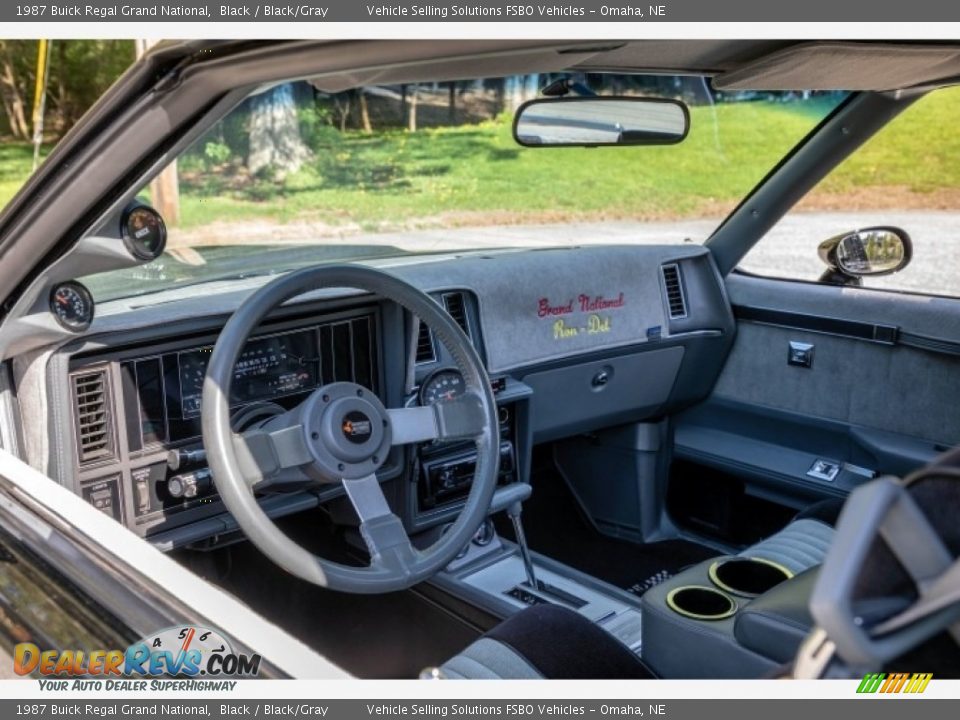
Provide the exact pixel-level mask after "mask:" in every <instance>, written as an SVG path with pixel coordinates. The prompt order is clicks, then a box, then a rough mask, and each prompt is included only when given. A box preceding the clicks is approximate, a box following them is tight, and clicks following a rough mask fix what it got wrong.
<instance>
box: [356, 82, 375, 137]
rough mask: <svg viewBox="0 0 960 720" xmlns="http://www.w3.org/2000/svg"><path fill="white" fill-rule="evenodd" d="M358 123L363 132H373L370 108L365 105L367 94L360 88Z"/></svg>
mask: <svg viewBox="0 0 960 720" xmlns="http://www.w3.org/2000/svg"><path fill="white" fill-rule="evenodd" d="M357 92H358V93H360V123H361V125H362V126H363V131H364V132H365V133H372V132H373V125H372V124H371V123H370V109H369V108H368V107H367V94H366V93H365V92H364V91H363V88H360V89H359V90H358V91H357Z"/></svg>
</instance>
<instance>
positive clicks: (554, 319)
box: [13, 245, 734, 540]
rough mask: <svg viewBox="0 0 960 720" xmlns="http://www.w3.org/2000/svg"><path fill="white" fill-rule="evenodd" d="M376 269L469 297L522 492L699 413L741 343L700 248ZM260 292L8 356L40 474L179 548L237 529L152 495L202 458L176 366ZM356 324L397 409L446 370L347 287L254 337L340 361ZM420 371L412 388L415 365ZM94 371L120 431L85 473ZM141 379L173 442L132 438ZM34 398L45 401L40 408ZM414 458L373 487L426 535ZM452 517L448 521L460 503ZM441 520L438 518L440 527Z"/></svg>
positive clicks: (237, 284) (398, 324)
mask: <svg viewBox="0 0 960 720" xmlns="http://www.w3.org/2000/svg"><path fill="white" fill-rule="evenodd" d="M375 264H377V265H379V266H380V267H382V269H384V270H385V271H387V272H390V273H393V274H396V275H397V276H399V277H401V278H403V279H405V280H407V281H408V282H410V283H411V284H413V285H414V286H416V287H419V288H420V289H422V290H424V291H427V292H430V293H432V294H434V297H435V298H436V299H437V301H438V302H444V303H445V302H446V298H447V297H448V296H450V295H454V296H457V297H459V298H461V300H460V301H459V302H461V303H462V307H459V306H458V310H459V311H460V312H461V313H462V315H463V319H462V325H463V326H464V328H465V329H467V330H468V331H469V334H470V339H471V341H472V342H473V343H474V344H475V345H476V346H477V348H478V350H479V351H480V353H481V357H483V358H484V360H485V362H486V364H487V368H488V371H489V372H490V374H491V376H492V377H495V378H497V379H499V380H501V381H502V382H503V383H504V387H509V388H510V392H507V393H505V394H504V395H503V396H502V397H501V399H499V400H498V402H500V403H502V404H503V406H504V407H505V408H507V410H508V412H507V413H505V414H506V415H509V418H510V421H509V425H508V426H506V425H505V427H504V428H503V432H504V443H505V444H509V445H510V452H511V454H512V455H511V458H510V462H511V467H512V468H513V469H514V470H513V471H514V474H515V476H516V477H513V479H519V480H525V479H527V478H525V477H523V475H524V473H525V472H526V471H527V470H528V467H529V453H530V451H531V447H532V444H533V443H535V442H542V441H547V440H555V439H557V438H561V437H564V436H567V435H573V434H576V433H580V432H586V431H590V430H595V429H599V428H601V427H608V426H610V425H614V424H619V423H624V422H632V421H638V420H642V419H646V418H650V417H656V416H663V415H666V414H670V413H672V412H674V411H676V410H678V409H681V408H682V407H685V406H687V405H689V404H692V403H693V402H696V401H697V400H699V399H702V398H703V397H705V396H706V394H707V393H708V392H709V391H710V389H711V387H712V385H713V383H714V381H715V379H716V376H717V374H718V373H719V371H720V368H721V367H722V363H723V360H724V358H725V356H726V354H727V352H728V350H729V347H730V344H731V343H732V340H733V333H734V321H733V316H732V313H731V310H730V305H729V302H728V301H727V298H726V295H725V290H724V285H723V282H722V280H721V278H720V276H719V274H718V273H717V271H716V268H715V266H714V264H713V261H712V258H711V256H710V254H709V252H708V251H707V250H706V249H704V248H703V247H700V246H693V245H690V246H687V245H684V246H595V247H576V248H564V249H550V250H528V251H502V252H484V253H466V254H462V255H457V256H439V257H435V258H424V257H415V258H414V257H408V258H401V259H397V260H396V261H379V262H377V263H375ZM268 279H269V278H263V277H261V278H248V279H245V280H241V281H233V282H222V283H207V284H206V285H204V286H203V287H202V294H201V293H199V292H196V293H195V294H188V293H186V292H183V291H175V290H172V291H168V292H164V293H158V294H155V295H153V296H150V297H149V298H139V299H138V298H132V299H129V300H125V301H114V302H111V303H105V304H104V305H103V306H102V307H100V308H98V315H97V317H96V319H95V321H94V322H93V324H92V325H91V327H90V328H89V330H88V331H86V332H85V333H83V334H80V335H78V336H77V337H75V338H72V339H70V340H69V341H68V342H65V343H62V344H60V345H59V346H57V347H53V348H50V347H48V348H44V349H43V350H42V351H38V352H34V353H31V354H30V355H29V356H24V357H18V358H15V359H14V363H13V370H14V380H15V382H16V384H17V390H18V396H20V397H21V408H22V410H24V411H26V412H29V411H31V410H34V411H35V410H37V409H38V407H40V406H46V407H48V408H49V413H48V415H47V417H46V418H45V419H44V425H43V426H42V427H44V428H45V432H47V433H49V434H48V437H52V438H56V440H55V441H53V442H49V443H43V442H40V441H39V440H37V439H34V441H33V442H29V441H28V442H26V447H27V448H28V453H32V455H33V456H32V457H30V458H29V460H30V461H31V463H32V464H34V465H35V466H41V467H42V468H43V469H45V470H46V471H47V472H48V474H50V475H51V476H53V477H55V478H56V479H58V480H59V481H60V482H61V483H62V484H64V485H67V486H68V487H71V489H73V490H74V491H75V492H77V493H79V494H81V495H83V496H84V497H86V498H87V499H88V500H90V501H91V502H93V503H94V504H98V506H102V505H107V506H109V509H107V508H104V507H101V509H104V510H105V512H108V511H109V512H110V513H112V514H113V515H114V516H115V517H117V519H119V520H122V521H123V522H125V523H126V524H127V525H128V526H131V527H132V528H134V529H137V530H138V531H139V532H140V533H141V534H144V535H147V536H154V535H157V534H160V535H163V534H164V533H167V534H169V531H170V530H171V529H175V528H182V527H183V526H184V525H188V524H189V525H192V526H193V527H194V530H195V532H193V534H192V535H190V537H192V538H194V540H196V539H197V538H199V537H200V536H202V535H203V534H204V533H209V534H212V535H217V534H220V533H222V532H225V531H228V530H230V523H229V521H228V519H227V518H224V517H222V516H223V514H224V513H223V510H222V507H221V506H220V505H219V501H218V499H217V498H216V496H215V493H214V494H211V495H208V496H206V497H204V498H202V500H203V502H197V503H195V504H193V506H191V507H189V508H187V507H182V508H181V507H177V508H175V509H176V510H177V513H173V512H171V506H170V503H166V504H164V502H159V504H158V501H157V488H162V487H163V483H164V482H166V481H167V480H168V479H169V471H166V470H164V463H165V462H166V457H167V454H168V453H169V452H170V451H171V450H174V451H175V450H177V449H183V448H187V449H195V448H197V447H198V443H199V438H198V437H197V436H196V433H191V432H187V431H185V430H183V429H182V428H181V429H179V430H177V431H176V432H174V431H173V429H174V424H173V421H174V420H176V422H177V423H178V424H179V425H178V427H179V426H181V425H183V424H184V422H186V420H187V418H185V417H184V415H185V414H186V413H185V412H184V411H183V409H182V408H180V409H177V408H176V407H175V406H171V397H172V396H171V394H170V392H169V389H170V387H171V383H172V382H173V381H172V378H177V383H178V384H182V382H183V380H182V377H183V376H182V375H180V374H178V371H177V370H175V369H174V364H175V362H180V361H175V360H172V359H171V358H183V357H184V354H185V353H186V356H187V357H188V358H192V357H194V356H195V354H196V353H197V352H199V351H201V350H202V349H204V348H209V347H210V345H212V343H213V342H215V340H216V336H217V331H218V329H219V328H220V327H222V326H223V323H224V321H225V319H226V318H227V317H229V315H230V314H231V313H232V312H233V311H234V310H235V309H236V308H237V307H238V306H239V305H240V303H242V301H243V300H244V299H245V298H246V297H247V296H248V295H249V294H250V293H251V292H252V291H254V290H255V289H256V288H257V287H259V286H260V285H262V284H263V283H265V282H267V281H268ZM448 309H449V308H448ZM358 319H359V320H358ZM353 322H362V323H364V324H363V325H361V326H358V327H363V328H367V327H368V325H367V323H369V328H370V337H371V340H370V342H371V344H370V347H369V352H370V353H372V355H371V357H373V358H375V360H374V368H375V370H372V371H371V374H370V375H369V379H370V382H371V383H372V384H375V386H376V387H375V388H374V389H375V390H376V391H377V392H378V394H380V396H381V398H382V399H383V400H384V402H385V403H386V404H387V405H388V406H394V407H396V406H399V405H400V404H402V403H404V402H409V401H410V398H411V391H413V390H414V389H415V386H416V385H419V384H420V383H422V382H423V381H424V379H425V378H426V377H427V376H428V375H429V374H430V373H431V372H433V371H435V370H437V369H438V368H443V367H447V366H449V365H450V364H452V363H451V362H450V359H449V356H448V355H447V354H446V353H445V351H444V350H443V349H442V348H440V347H438V346H437V345H436V344H435V343H433V342H432V346H433V348H434V352H433V354H432V356H430V357H418V356H417V350H418V347H419V346H422V344H423V335H422V332H421V334H420V336H419V337H418V336H417V329H416V328H417V325H416V323H415V322H414V321H413V319H412V318H411V317H410V316H409V314H408V313H406V312H405V311H403V310H402V309H401V308H399V307H397V306H395V305H393V304H392V303H389V302H384V301H382V300H380V299H379V298H374V297H371V296H369V295H365V294H363V293H360V292H358V291H356V290H351V289H338V288H326V289H319V290H317V291H314V292H311V293H308V294H306V295H304V296H301V297H299V298H296V299H295V300H293V301H291V302H289V303H287V304H286V305H284V306H283V307H282V308H279V309H277V311H276V312H274V313H273V315H272V316H271V318H270V319H269V321H268V326H265V327H264V328H263V333H262V335H264V336H272V335H279V334H282V333H294V334H296V337H297V338H298V340H297V341H298V342H301V343H315V344H316V345H317V352H318V353H322V352H330V353H332V352H334V350H330V349H329V348H327V347H326V346H327V345H328V344H329V340H328V341H325V340H324V339H323V338H325V337H326V338H328V339H329V338H332V337H333V335H332V332H333V331H332V330H329V329H326V328H334V327H335V326H337V325H338V324H339V325H344V323H346V324H347V325H350V323H353ZM351 327H352V326H351ZM350 332H355V331H354V330H351V331H350ZM364 332H366V330H365V331H364ZM305 333H306V334H305ZM309 333H314V334H313V335H310V334H309ZM351 337H352V336H351ZM427 337H428V338H430V336H429V335H428V336H427ZM310 338H316V339H315V340H311V339H310ZM430 339H431V341H432V338H430ZM418 342H419V345H418ZM190 353H193V355H191V354H190ZM414 358H416V360H417V362H416V363H413V365H414V368H415V371H414V373H412V374H411V373H408V371H407V368H408V366H409V365H410V364H411V362H409V361H411V360H413V359H414ZM183 362H186V361H183ZM191 362H193V361H192V360H191ZM138 363H139V364H138ZM38 368H42V372H38ZM131 368H133V370H131ZM200 371H201V372H202V366H201V367H200ZM91 372H93V373H98V372H99V373H100V375H99V376H98V377H100V378H101V379H102V381H103V383H104V385H103V387H102V388H101V389H100V390H98V392H102V393H103V397H102V400H103V405H102V409H103V410H104V411H105V412H106V413H108V414H109V415H110V419H109V425H108V426H107V427H106V428H105V429H104V431H105V432H109V433H112V435H111V438H112V443H113V444H112V445H111V447H110V448H108V451H107V452H106V453H105V454H103V455H102V456H100V457H94V458H93V459H92V460H91V459H89V458H87V459H82V458H81V455H80V453H81V452H83V451H84V448H83V446H82V445H81V443H82V439H81V435H80V432H81V428H79V427H78V424H79V423H81V422H85V421H81V420H79V415H78V403H79V402H80V400H79V399H78V392H80V390H78V385H77V377H78V375H79V376H81V377H82V378H87V380H89V379H90V378H91V377H92V376H91ZM351 372H353V371H352V370H351ZM138 373H139V374H143V375H152V374H159V375H161V376H164V377H165V379H163V380H161V382H162V383H164V382H165V383H166V387H167V392H166V393H165V394H164V395H163V397H164V403H165V408H164V410H163V413H165V414H164V415H163V418H162V419H161V420H160V421H156V419H155V420H154V424H155V425H156V423H157V422H159V423H160V424H161V425H162V426H163V431H162V432H161V433H160V434H159V435H152V436H151V438H150V441H149V442H147V441H145V439H144V438H145V436H143V435H142V434H141V435H139V436H138V435H137V433H136V432H134V431H133V430H131V428H132V427H133V426H134V425H136V426H138V427H139V426H140V424H141V422H142V421H143V415H144V410H143V405H144V404H149V403H145V401H144V400H143V398H142V396H138V397H140V399H139V400H138V399H137V398H136V397H134V395H136V394H137V392H139V390H138V388H139V386H138V385H137V382H138V381H137V380H136V377H138V376H139V375H138ZM131 376H133V377H134V379H133V381H131ZM330 379H333V378H332V376H330ZM327 380H328V378H327V376H325V375H323V373H322V372H320V371H318V372H317V376H316V377H315V378H314V377H312V376H310V377H308V378H307V384H306V385H304V387H302V388H300V389H301V390H302V391H303V392H305V393H306V392H308V391H309V390H310V389H311V388H312V387H314V385H315V384H316V383H320V382H321V381H323V382H326V381H327ZM131 382H132V385H131ZM145 382H146V381H145ZM310 383H314V385H310ZM131 387H133V390H131ZM178 391H179V389H178ZM38 395H43V396H45V397H46V398H48V402H46V403H42V402H37V400H36V398H37V396H38ZM31 397H32V398H34V399H33V401H31V400H30V399H29V398H31ZM299 397H300V396H299V395H298V394H297V393H288V394H287V395H284V396H283V397H282V398H270V399H271V400H274V399H275V400H277V401H279V402H297V401H298V398H299ZM300 399H302V398H300ZM151 402H152V401H151ZM153 406H156V403H153ZM98 407H100V406H98ZM26 412H25V414H26ZM147 414H148V415H149V412H147ZM154 414H156V412H155V413H154ZM190 414H193V412H191V413H190ZM188 424H189V423H188ZM101 429H102V428H100V427H99V426H98V427H97V428H96V430H97V431H98V432H99V431H100V430H101ZM24 432H25V434H30V433H31V432H36V426H35V429H34V431H31V429H30V424H29V423H25V424H24ZM454 450H456V452H460V453H461V454H462V451H463V449H462V448H459V449H454ZM405 452H416V451H415V450H414V451H409V450H405V451H400V450H397V451H396V452H395V453H394V455H395V456H394V457H392V458H391V461H390V462H389V463H388V464H387V465H386V466H385V468H384V472H383V473H382V474H381V478H380V479H381V481H388V482H389V481H392V480H395V481H397V482H395V483H394V484H395V486H396V492H395V494H394V498H395V501H396V502H397V504H398V506H405V507H408V508H411V509H410V510H409V512H406V513H405V514H406V515H407V517H406V518H405V519H406V520H407V521H408V525H411V526H419V525H420V524H422V523H418V519H417V509H416V504H415V503H413V504H412V505H411V503H409V502H407V501H406V500H405V499H404V495H405V494H407V495H408V494H410V493H415V492H416V490H415V486H416V484H417V482H418V481H417V476H416V473H417V470H416V467H417V458H416V457H414V458H412V459H411V458H410V457H407V456H406V455H404V453H405ZM441 459H442V458H441ZM433 461H434V462H439V461H437V460H436V459H434V460H433ZM411 468H414V469H412V470H411ZM337 490H338V488H333V489H330V490H326V491H324V493H325V494H319V495H318V494H317V493H316V492H313V493H307V494H302V493H300V494H294V495H290V496H288V497H286V498H281V499H277V498H276V497H270V498H265V500H264V501H265V502H266V503H268V504H271V505H276V506H277V508H278V512H285V511H288V510H291V509H299V508H303V507H309V506H312V505H315V504H317V503H318V502H325V501H326V500H329V499H331V498H335V497H336V496H337ZM145 493H146V494H145ZM151 493H152V495H151ZM454 505H455V504H454ZM118 507H119V508H121V509H118ZM450 509H451V512H453V511H455V507H454V506H453V505H452V506H451V508H450ZM448 516H449V513H439V514H437V513H434V514H433V515H431V517H432V518H434V517H435V519H436V521H437V522H440V521H442V520H443V519H444V518H445V517H448ZM198 528H206V529H205V530H203V531H202V532H201V531H200V530H198ZM185 537H186V536H185Z"/></svg>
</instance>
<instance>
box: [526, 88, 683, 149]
mask: <svg viewBox="0 0 960 720" xmlns="http://www.w3.org/2000/svg"><path fill="white" fill-rule="evenodd" d="M689 129H690V113H689V111H688V110H687V106H686V105H684V104H683V103H682V102H680V101H679V100H671V99H669V98H641V97H562V98H543V99H538V100H531V101H530V102H527V103H524V104H523V105H521V106H520V108H519V109H518V110H517V114H516V116H515V117H514V121H513V137H514V139H515V140H516V141H517V142H518V143H520V144H521V145H523V146H524V147H558V146H559V147H563V146H571V145H572V146H580V147H597V146H601V145H672V144H674V143H678V142H680V141H681V140H683V139H684V138H685V137H686V136H687V132H688V130H689Z"/></svg>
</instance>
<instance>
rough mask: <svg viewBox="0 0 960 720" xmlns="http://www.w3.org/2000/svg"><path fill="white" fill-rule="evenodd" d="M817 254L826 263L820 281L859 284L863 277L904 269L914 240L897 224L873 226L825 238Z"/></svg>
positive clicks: (857, 285) (911, 254)
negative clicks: (892, 225) (896, 225)
mask: <svg viewBox="0 0 960 720" xmlns="http://www.w3.org/2000/svg"><path fill="white" fill-rule="evenodd" d="M817 254H818V255H819V256H820V259H821V260H822V261H823V262H824V263H825V264H826V266H827V269H826V271H824V273H823V275H821V276H820V282H824V283H830V284H833V285H846V286H855V287H862V286H863V278H864V277H877V276H880V275H890V274H892V273H895V272H899V271H900V270H903V268H905V267H906V266H907V265H908V264H909V263H910V259H911V258H912V257H913V243H912V242H911V240H910V236H909V235H908V234H907V233H906V231H904V230H902V229H900V228H898V227H890V226H876V227H869V228H864V229H863V230H857V231H854V232H849V233H843V234H841V235H836V236H834V237H832V238H830V239H829V240H824V241H823V242H822V243H820V246H819V247H818V248H817Z"/></svg>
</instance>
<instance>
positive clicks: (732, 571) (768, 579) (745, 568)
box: [709, 558, 793, 597]
mask: <svg viewBox="0 0 960 720" xmlns="http://www.w3.org/2000/svg"><path fill="white" fill-rule="evenodd" d="M709 575H710V580H711V581H712V582H713V584H714V585H716V586H717V587H718V588H720V589H721V590H726V591H727V592H730V593H734V594H735V595H742V596H744V597H756V596H757V595H762V594H763V593H765V592H766V591H767V590H769V589H770V588H772V587H774V586H775V585H779V584H780V583H782V582H783V581H784V580H789V579H790V578H792V577H793V573H792V572H790V571H789V570H787V568H785V567H783V566H782V565H778V564H777V563H775V562H771V561H770V560H764V559H762V558H726V559H722V560H717V561H716V562H715V563H713V564H712V565H711V566H710V570H709Z"/></svg>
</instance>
